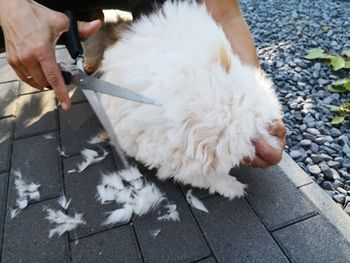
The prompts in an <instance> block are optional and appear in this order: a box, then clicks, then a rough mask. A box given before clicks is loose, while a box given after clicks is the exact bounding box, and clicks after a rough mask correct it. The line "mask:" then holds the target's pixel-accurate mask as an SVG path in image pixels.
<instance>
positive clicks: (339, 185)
mask: <svg viewBox="0 0 350 263" xmlns="http://www.w3.org/2000/svg"><path fill="white" fill-rule="evenodd" d="M333 185H334V187H335V188H337V187H342V188H343V187H344V184H343V183H342V182H341V181H339V180H334V182H333Z"/></svg>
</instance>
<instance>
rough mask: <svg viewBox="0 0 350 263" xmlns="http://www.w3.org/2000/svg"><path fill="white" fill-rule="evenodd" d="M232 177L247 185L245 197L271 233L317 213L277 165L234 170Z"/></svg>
mask: <svg viewBox="0 0 350 263" xmlns="http://www.w3.org/2000/svg"><path fill="white" fill-rule="evenodd" d="M231 174H233V175H234V176H236V177H237V178H238V180H239V181H241V182H242V183H245V184H248V191H247V198H248V200H249V201H250V203H251V205H252V206H253V208H254V210H255V211H256V213H257V214H258V215H259V217H260V219H261V220H262V221H263V223H264V224H265V226H266V227H267V228H268V229H269V230H270V231H272V230H274V229H277V228H279V227H282V226H285V225H288V224H291V223H293V222H296V221H299V220H301V219H304V218H307V217H310V216H312V215H314V214H316V212H317V211H316V209H315V208H314V206H313V205H312V204H311V202H310V201H309V200H307V199H306V198H305V197H304V196H303V194H302V193H301V192H300V191H299V190H298V189H297V188H296V187H295V186H294V185H293V183H292V182H291V181H290V180H289V179H288V178H287V177H286V176H285V174H284V172H283V171H282V170H281V169H280V168H279V167H277V166H274V167H271V168H269V169H266V170H263V169H252V168H240V169H233V170H232V171H231Z"/></svg>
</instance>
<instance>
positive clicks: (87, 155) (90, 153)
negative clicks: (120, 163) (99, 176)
mask: <svg viewBox="0 0 350 263" xmlns="http://www.w3.org/2000/svg"><path fill="white" fill-rule="evenodd" d="M81 155H82V156H83V158H84V160H83V161H82V162H81V163H79V164H78V165H77V169H72V170H69V171H68V173H74V172H77V173H81V172H83V171H84V170H85V169H86V168H88V167H89V166H90V165H92V164H94V163H98V162H101V161H103V160H104V159H105V158H106V156H107V155H108V152H107V151H105V150H104V149H103V153H102V155H101V156H99V155H98V152H96V151H94V150H90V149H84V150H82V151H81Z"/></svg>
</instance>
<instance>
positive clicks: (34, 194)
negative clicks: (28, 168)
mask: <svg viewBox="0 0 350 263" xmlns="http://www.w3.org/2000/svg"><path fill="white" fill-rule="evenodd" d="M12 174H13V176H15V177H16V179H15V187H16V190H17V200H16V207H15V208H12V209H11V218H14V217H15V216H17V215H18V214H19V212H20V210H22V209H24V208H26V207H27V206H28V202H29V201H30V200H39V199H40V192H39V187H40V184H35V183H29V184H27V183H26V182H25V181H24V180H23V178H22V173H21V171H20V170H13V171H12Z"/></svg>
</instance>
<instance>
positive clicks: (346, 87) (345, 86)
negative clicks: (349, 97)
mask: <svg viewBox="0 0 350 263" xmlns="http://www.w3.org/2000/svg"><path fill="white" fill-rule="evenodd" d="M344 88H345V89H346V90H347V91H349V92H350V82H347V83H345V84H344Z"/></svg>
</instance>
